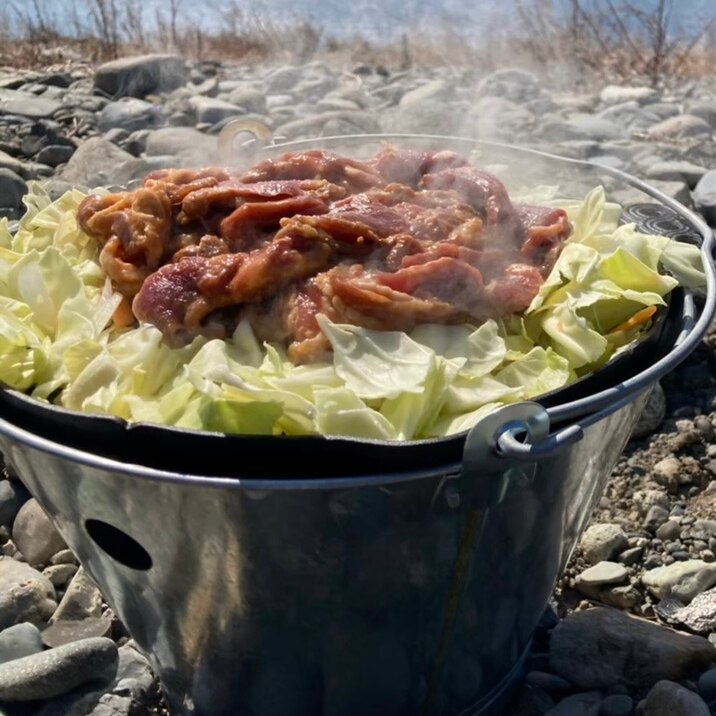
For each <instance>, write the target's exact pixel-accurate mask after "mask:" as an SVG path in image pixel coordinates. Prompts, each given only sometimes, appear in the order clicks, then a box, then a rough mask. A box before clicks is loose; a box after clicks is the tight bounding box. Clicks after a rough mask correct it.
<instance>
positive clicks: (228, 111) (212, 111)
mask: <svg viewBox="0 0 716 716" xmlns="http://www.w3.org/2000/svg"><path fill="white" fill-rule="evenodd" d="M189 105H190V106H191V108H192V109H193V110H194V114H195V116H196V121H197V122H199V123H201V124H216V123H217V122H221V121H223V120H225V119H231V118H232V117H238V116H239V115H242V114H246V110H245V109H244V108H243V107H237V106H236V105H235V104H232V103H231V102H225V101H224V100H222V99H216V98H213V97H201V96H199V97H192V98H191V99H190V100H189Z"/></svg>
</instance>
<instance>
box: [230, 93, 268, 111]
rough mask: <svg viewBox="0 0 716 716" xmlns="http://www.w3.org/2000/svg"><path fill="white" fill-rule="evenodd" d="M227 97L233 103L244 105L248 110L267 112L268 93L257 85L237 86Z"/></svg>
mask: <svg viewBox="0 0 716 716" xmlns="http://www.w3.org/2000/svg"><path fill="white" fill-rule="evenodd" d="M225 99H226V101H227V102H230V103H231V104H233V105H237V106H239V107H243V108H244V109H245V110H246V111H247V112H256V113H257V114H266V95H265V94H264V93H263V92H261V90H258V89H256V88H255V87H251V86H240V87H236V88H235V89H233V90H232V91H231V92H229V94H228V95H227V96H226V97H225Z"/></svg>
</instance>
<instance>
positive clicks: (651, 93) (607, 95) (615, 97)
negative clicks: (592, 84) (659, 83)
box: [599, 85, 659, 104]
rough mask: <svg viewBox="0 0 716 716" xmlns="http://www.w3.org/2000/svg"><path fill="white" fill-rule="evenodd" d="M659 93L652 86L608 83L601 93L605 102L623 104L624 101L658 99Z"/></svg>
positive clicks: (645, 102)
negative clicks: (627, 85) (624, 85)
mask: <svg viewBox="0 0 716 716" xmlns="http://www.w3.org/2000/svg"><path fill="white" fill-rule="evenodd" d="M658 97H659V93H658V92H657V91H656V90H655V89H652V88H651V87H620V86H619V85H607V86H606V87H605V88H604V89H603V90H602V91H601V93H600V94H599V99H601V100H602V102H604V104H622V103H623V102H638V103H640V104H648V103H650V102H653V101H655V100H656V99H658Z"/></svg>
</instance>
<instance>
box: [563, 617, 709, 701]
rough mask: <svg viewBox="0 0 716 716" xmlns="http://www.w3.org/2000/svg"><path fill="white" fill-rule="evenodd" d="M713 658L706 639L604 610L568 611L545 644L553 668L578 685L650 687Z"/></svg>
mask: <svg viewBox="0 0 716 716" xmlns="http://www.w3.org/2000/svg"><path fill="white" fill-rule="evenodd" d="M605 654H608V655H609V657H608V658H604V655H605ZM715 657H716V649H715V648H714V647H713V646H712V645H711V644H710V643H709V642H708V641H707V640H706V639H703V638H701V637H697V636H690V635H685V634H680V633H678V632H675V631H673V630H671V629H668V628H666V627H662V626H659V625H657V624H653V623H652V622H649V621H646V620H644V619H636V618H634V617H630V616H627V615H626V614H624V613H623V612H621V611H618V610H616V609H608V608H600V609H588V610H585V611H579V612H575V613H573V614H570V615H569V616H568V617H567V618H566V619H564V620H562V621H561V622H560V623H559V624H558V625H557V626H556V627H555V628H554V630H553V631H552V633H551V636H550V643H549V666H550V669H551V671H553V672H554V673H555V674H557V675H559V676H561V677H562V678H564V679H566V680H567V681H569V682H570V683H572V684H574V685H575V686H576V687H577V688H581V689H602V688H610V687H612V686H615V685H622V686H625V687H627V688H649V687H651V686H653V685H654V684H655V683H656V682H657V681H659V680H661V679H681V678H684V677H686V676H688V675H690V674H691V673H693V672H694V671H697V670H699V669H704V668H705V667H706V666H708V664H709V663H711V661H712V660H713V659H714V658H715Z"/></svg>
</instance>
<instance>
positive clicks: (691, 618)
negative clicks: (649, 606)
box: [659, 589, 716, 634]
mask: <svg viewBox="0 0 716 716" xmlns="http://www.w3.org/2000/svg"><path fill="white" fill-rule="evenodd" d="M664 613H665V615H666V616H667V617H668V620H669V621H670V622H676V623H679V624H683V625H684V626H686V627H688V628H689V629H690V630H691V631H693V632H697V633H700V634H708V633H709V632H712V631H715V630H716V589H709V590H707V591H705V592H702V593H701V594H698V595H697V596H695V597H694V598H693V599H692V600H691V603H690V604H688V605H686V606H685V605H684V604H683V603H682V602H680V601H678V600H676V599H665V600H662V601H661V602H660V603H659V614H660V615H661V614H664Z"/></svg>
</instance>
